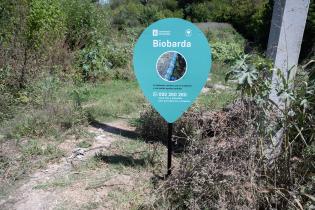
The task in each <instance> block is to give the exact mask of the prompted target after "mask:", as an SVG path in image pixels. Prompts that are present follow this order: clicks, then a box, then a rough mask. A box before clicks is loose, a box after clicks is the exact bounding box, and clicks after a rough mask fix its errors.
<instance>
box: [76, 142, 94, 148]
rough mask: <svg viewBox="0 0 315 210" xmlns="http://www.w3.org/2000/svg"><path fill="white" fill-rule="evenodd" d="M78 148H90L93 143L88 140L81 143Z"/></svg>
mask: <svg viewBox="0 0 315 210" xmlns="http://www.w3.org/2000/svg"><path fill="white" fill-rule="evenodd" d="M77 146H78V147H80V148H89V147H91V146H92V143H91V142H88V141H86V140H83V141H80V142H79V143H78V144H77Z"/></svg>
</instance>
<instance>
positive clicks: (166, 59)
mask: <svg viewBox="0 0 315 210" xmlns="http://www.w3.org/2000/svg"><path fill="white" fill-rule="evenodd" d="M156 70H157V73H158V74H159V76H160V77H161V78H162V79H164V80H165V81H168V82H175V81H177V80H179V79H181V78H182V77H183V76H184V75H185V73H186V70H187V63H186V59H185V57H184V56H183V55H182V54H180V53H179V52H176V51H168V52H165V53H163V54H162V55H160V57H159V58H158V60H157V62H156Z"/></svg>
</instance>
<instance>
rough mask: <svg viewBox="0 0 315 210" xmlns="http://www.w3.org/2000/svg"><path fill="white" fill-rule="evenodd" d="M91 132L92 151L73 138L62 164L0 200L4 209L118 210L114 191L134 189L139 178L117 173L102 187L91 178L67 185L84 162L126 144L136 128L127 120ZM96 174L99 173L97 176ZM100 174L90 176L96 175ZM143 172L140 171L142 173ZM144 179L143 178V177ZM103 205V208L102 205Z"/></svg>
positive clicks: (34, 176) (37, 174) (66, 146)
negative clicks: (110, 196) (55, 182)
mask: <svg viewBox="0 0 315 210" xmlns="http://www.w3.org/2000/svg"><path fill="white" fill-rule="evenodd" d="M88 131H89V132H90V133H92V134H93V136H94V137H92V138H93V140H92V146H91V147H89V148H77V146H76V145H77V142H78V140H76V139H74V138H69V139H68V140H66V141H65V142H63V143H62V144H61V145H60V148H61V149H62V150H64V151H65V154H66V157H64V158H62V159H61V160H60V161H59V162H58V163H54V164H49V165H48V166H47V167H46V168H45V169H41V170H39V171H37V172H35V173H33V174H32V175H31V176H30V177H29V180H28V181H26V182H25V183H24V184H23V185H22V186H20V187H19V188H18V189H16V190H15V191H14V192H13V193H12V194H11V196H9V197H8V198H7V199H6V200H2V201H0V209H17V210H19V209H21V210H22V209H23V210H24V209H32V210H42V209H58V208H64V209H79V208H93V209H115V206H112V204H111V203H110V202H108V203H106V202H105V203H104V200H110V199H108V193H109V192H110V189H111V188H114V187H123V188H129V189H130V190H132V188H133V186H134V185H135V184H136V182H135V180H136V179H137V175H133V176H131V175H125V174H116V175H115V176H112V177H110V178H109V179H108V180H107V181H104V182H101V184H100V185H99V186H97V185H96V186H94V187H91V186H90V185H89V184H88V182H89V180H90V179H88V178H90V177H86V178H85V179H80V180H79V181H76V182H73V184H69V186H67V182H69V180H70V181H71V177H73V175H74V174H75V173H79V172H74V171H73V167H74V166H75V165H76V164H77V163H78V162H81V161H84V160H86V159H88V158H89V157H92V156H94V155H95V154H96V153H98V152H100V151H102V150H109V149H110V146H111V144H112V143H113V142H115V141H124V139H126V138H128V135H135V134H134V132H135V128H134V127H131V126H130V125H129V124H128V123H127V122H126V121H125V120H118V121H115V122H112V123H106V124H101V123H98V124H96V125H93V126H90V127H89V128H88ZM93 173H95V174H93ZM97 173H98V172H97V171H95V172H92V174H89V175H88V176H92V177H93V176H96V177H97ZM139 173H140V172H139ZM140 176H141V175H140ZM56 179H57V180H58V179H62V180H63V182H61V185H62V184H64V185H65V186H64V187H56V188H54V187H45V186H44V187H42V188H41V187H37V186H43V184H45V183H49V182H51V181H53V180H56ZM100 203H102V205H99V204H100Z"/></svg>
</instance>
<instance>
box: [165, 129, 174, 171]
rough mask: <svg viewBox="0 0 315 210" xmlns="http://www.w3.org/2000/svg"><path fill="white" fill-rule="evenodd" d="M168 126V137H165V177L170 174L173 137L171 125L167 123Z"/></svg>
mask: <svg viewBox="0 0 315 210" xmlns="http://www.w3.org/2000/svg"><path fill="white" fill-rule="evenodd" d="M167 126H168V135H167V175H166V176H169V175H171V174H172V152H173V148H172V147H173V145H172V143H173V142H172V135H173V123H167Z"/></svg>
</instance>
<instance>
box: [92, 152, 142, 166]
mask: <svg viewBox="0 0 315 210" xmlns="http://www.w3.org/2000/svg"><path fill="white" fill-rule="evenodd" d="M95 157H96V158H97V159H98V160H100V161H103V162H105V163H108V164H121V165H124V166H129V167H134V166H141V167H144V166H145V165H146V161H145V160H144V159H135V158H133V157H131V156H123V155H104V154H97V155H96V156H95Z"/></svg>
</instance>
